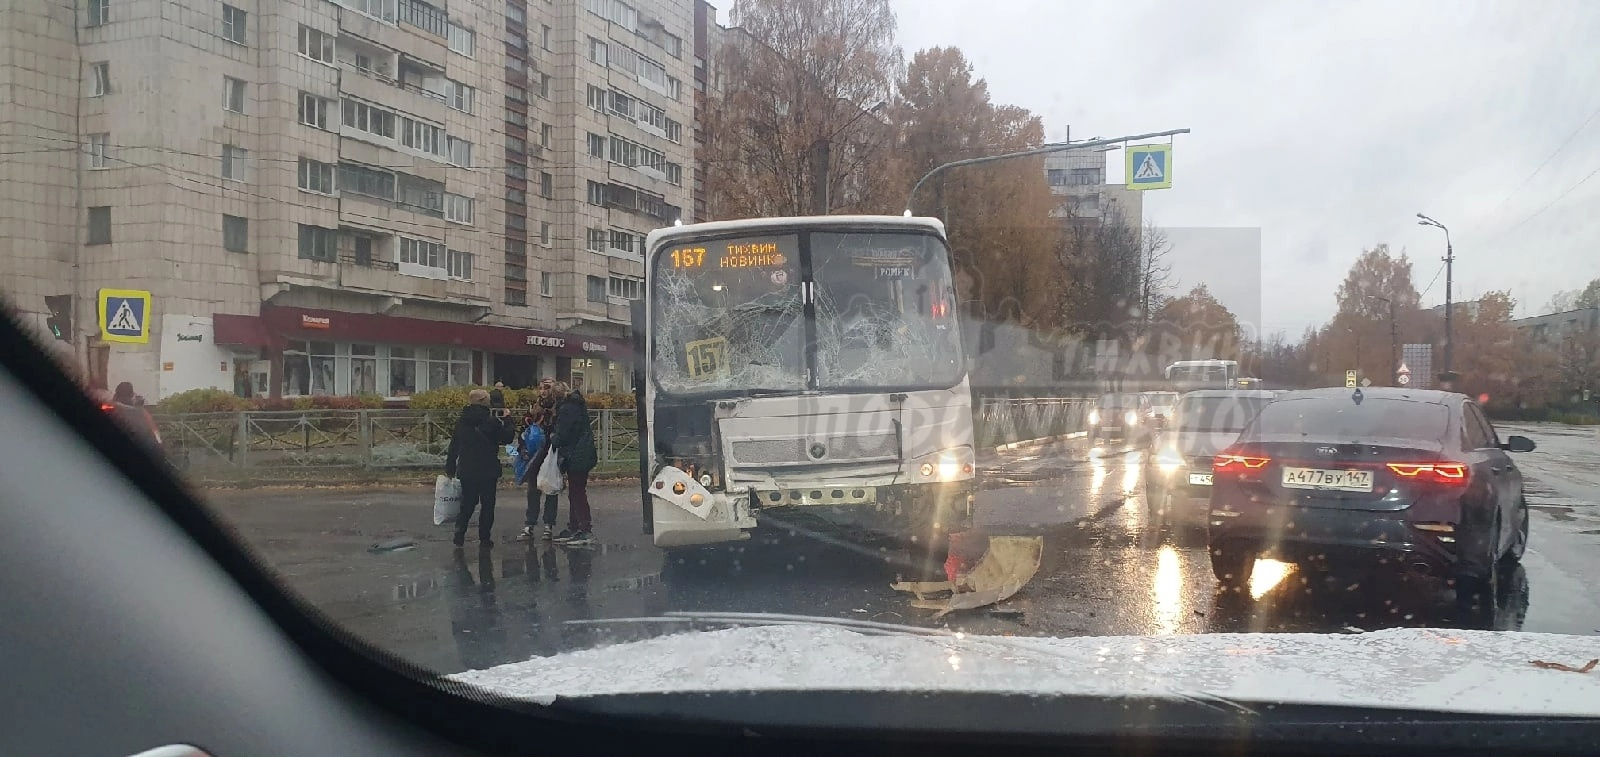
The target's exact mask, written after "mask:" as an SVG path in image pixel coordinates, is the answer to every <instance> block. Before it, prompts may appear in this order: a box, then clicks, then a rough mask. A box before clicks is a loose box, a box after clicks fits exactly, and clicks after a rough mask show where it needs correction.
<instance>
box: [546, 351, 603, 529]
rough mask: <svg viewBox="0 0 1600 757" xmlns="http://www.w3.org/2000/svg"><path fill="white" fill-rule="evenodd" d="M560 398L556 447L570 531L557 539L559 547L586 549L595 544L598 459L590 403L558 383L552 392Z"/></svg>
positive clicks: (558, 399) (569, 388)
mask: <svg viewBox="0 0 1600 757" xmlns="http://www.w3.org/2000/svg"><path fill="white" fill-rule="evenodd" d="M551 394H552V395H554V396H555V398H556V428H555V440H554V442H553V444H554V445H555V446H554V448H555V451H556V454H557V455H559V457H558V458H557V461H558V462H559V463H560V465H561V472H562V473H563V474H565V475H566V477H567V527H566V529H565V530H563V531H562V532H561V535H560V536H557V537H556V538H555V542H556V543H557V544H562V545H566V546H570V547H578V546H585V545H588V544H589V543H591V542H593V541H594V535H593V534H592V533H591V532H590V530H591V528H592V527H593V524H592V523H591V522H590V518H589V472H590V471H592V470H594V466H595V464H596V463H597V462H598V455H597V454H596V452H595V448H594V432H593V431H592V430H591V429H590V428H589V403H588V402H587V401H585V400H584V398H583V393H582V392H579V391H576V390H574V389H573V388H572V387H570V386H567V385H566V384H564V383H562V382H560V381H557V382H555V385H554V386H553V387H552V388H551Z"/></svg>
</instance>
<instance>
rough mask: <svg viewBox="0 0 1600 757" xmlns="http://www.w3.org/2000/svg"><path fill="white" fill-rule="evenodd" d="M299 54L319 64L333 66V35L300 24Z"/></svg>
mask: <svg viewBox="0 0 1600 757" xmlns="http://www.w3.org/2000/svg"><path fill="white" fill-rule="evenodd" d="M300 54H301V55H304V56H306V57H307V58H310V59H312V60H314V61H317V62H319V63H326V64H328V65H330V66H331V65H333V35H331V34H324V33H322V32H320V31H317V30H316V29H313V28H311V27H309V26H306V25H305V24H301V25H300Z"/></svg>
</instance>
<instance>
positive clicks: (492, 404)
mask: <svg viewBox="0 0 1600 757" xmlns="http://www.w3.org/2000/svg"><path fill="white" fill-rule="evenodd" d="M505 406H506V385H505V382H502V381H496V382H494V388H493V389H490V390H489V409H490V410H501V409H504V408H505Z"/></svg>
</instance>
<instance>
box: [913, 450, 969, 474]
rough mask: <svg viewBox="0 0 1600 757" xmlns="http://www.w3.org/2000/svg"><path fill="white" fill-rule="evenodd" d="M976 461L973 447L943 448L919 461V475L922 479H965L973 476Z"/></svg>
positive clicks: (917, 470)
mask: <svg viewBox="0 0 1600 757" xmlns="http://www.w3.org/2000/svg"><path fill="white" fill-rule="evenodd" d="M974 462H975V458H974V457H973V453H972V448H971V447H953V448H951V449H947V450H941V451H939V452H935V453H933V454H931V455H926V456H924V457H923V458H922V459H921V460H920V461H918V464H917V468H916V472H917V477H918V479H920V480H922V481H963V480H966V479H969V478H972V471H973V465H974Z"/></svg>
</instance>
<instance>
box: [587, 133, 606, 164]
mask: <svg viewBox="0 0 1600 757" xmlns="http://www.w3.org/2000/svg"><path fill="white" fill-rule="evenodd" d="M589 154H590V155H591V156H593V157H596V158H604V157H605V156H606V138H605V137H604V136H602V135H599V134H595V133H594V132H589Z"/></svg>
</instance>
